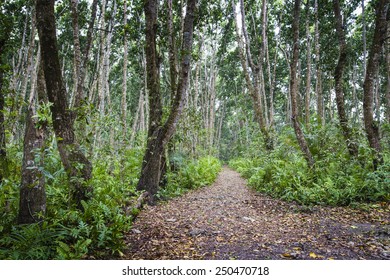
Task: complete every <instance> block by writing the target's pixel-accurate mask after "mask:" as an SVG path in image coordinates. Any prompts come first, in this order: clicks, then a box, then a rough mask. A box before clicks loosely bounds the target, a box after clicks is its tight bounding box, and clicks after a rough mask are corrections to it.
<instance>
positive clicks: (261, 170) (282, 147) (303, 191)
mask: <svg viewBox="0 0 390 280" xmlns="http://www.w3.org/2000/svg"><path fill="white" fill-rule="evenodd" d="M293 137H294V136H293V135H292V134H291V132H290V131H289V130H287V131H285V132H284V133H283V134H282V135H281V137H280V138H279V145H278V146H277V147H276V149H275V150H274V151H272V152H271V153H261V154H260V155H258V156H255V157H252V158H250V157H248V158H236V159H233V160H231V161H230V162H229V165H230V166H231V167H233V168H234V169H236V170H237V171H238V172H240V173H241V174H242V176H243V177H245V178H247V179H248V183H249V185H250V186H252V187H254V188H255V189H256V190H258V191H261V192H264V193H267V194H269V195H271V196H273V197H278V198H282V199H284V200H287V201H296V202H298V203H300V204H302V205H312V204H326V205H350V204H352V203H360V202H377V201H388V200H389V199H390V165H389V161H388V159H387V160H386V161H385V164H384V165H382V166H381V167H380V168H379V169H378V170H377V171H375V172H374V171H372V168H371V157H370V152H369V149H368V148H367V147H366V146H365V145H361V147H360V150H359V151H360V156H359V158H358V159H356V160H355V159H351V158H350V156H349V155H348V153H347V152H346V150H345V144H344V143H343V139H342V136H341V135H338V134H337V133H335V130H332V128H331V127H326V128H324V129H323V130H321V131H317V132H313V133H312V134H311V136H310V135H309V137H308V139H309V143H310V148H311V151H312V152H313V155H314V156H315V158H316V166H315V168H314V169H310V168H308V166H307V164H306V161H305V159H304V158H303V156H302V155H301V154H300V153H299V152H298V151H299V148H298V147H296V143H295V140H294V138H293ZM361 141H362V142H363V141H364V139H362V140H361ZM363 143H364V142H363Z"/></svg>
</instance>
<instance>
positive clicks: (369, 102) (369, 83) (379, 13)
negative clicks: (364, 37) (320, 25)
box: [363, 0, 389, 170]
mask: <svg viewBox="0 0 390 280" xmlns="http://www.w3.org/2000/svg"><path fill="white" fill-rule="evenodd" d="M388 7H389V2H388V0H379V1H378V4H377V7H376V19H375V30H374V37H373V39H372V45H371V49H370V52H369V54H368V61H367V69H366V77H365V79H364V85H363V91H364V96H363V115H364V126H365V129H366V135H367V139H368V142H369V144H370V147H371V148H372V149H373V150H374V152H375V154H374V159H373V165H374V169H375V170H376V169H377V168H378V166H379V165H380V164H382V163H383V157H382V154H381V152H382V151H381V144H380V139H379V126H378V124H377V123H376V122H375V121H374V116H373V115H374V108H373V107H374V106H373V98H374V83H375V72H376V69H377V68H378V67H379V65H378V64H379V58H380V53H381V50H382V46H383V43H384V41H385V37H386V25H387V22H386V16H387V10H388Z"/></svg>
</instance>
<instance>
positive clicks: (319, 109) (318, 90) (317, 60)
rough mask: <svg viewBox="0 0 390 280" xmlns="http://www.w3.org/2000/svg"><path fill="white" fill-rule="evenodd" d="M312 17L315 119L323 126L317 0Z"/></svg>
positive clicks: (316, 0)
mask: <svg viewBox="0 0 390 280" xmlns="http://www.w3.org/2000/svg"><path fill="white" fill-rule="evenodd" d="M314 17H315V25H314V31H315V40H314V44H315V46H314V49H315V63H316V97H317V118H318V123H319V124H321V125H324V124H325V115H324V98H323V96H322V86H321V76H322V74H321V65H320V32H319V27H318V25H319V21H318V0H315V1H314Z"/></svg>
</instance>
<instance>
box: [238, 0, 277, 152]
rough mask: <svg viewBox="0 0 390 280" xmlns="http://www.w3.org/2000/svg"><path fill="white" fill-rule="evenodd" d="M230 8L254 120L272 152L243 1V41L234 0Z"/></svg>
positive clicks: (266, 145)
mask: <svg viewBox="0 0 390 280" xmlns="http://www.w3.org/2000/svg"><path fill="white" fill-rule="evenodd" d="M232 7H233V13H234V15H235V27H236V38H237V43H238V52H239V56H240V60H241V66H242V69H243V72H244V77H245V81H246V84H247V87H248V91H249V94H250V96H251V97H252V102H253V108H254V111H255V118H256V121H257V123H258V124H259V127H260V131H261V132H262V135H263V138H264V143H265V147H266V149H267V150H272V149H273V141H272V139H271V137H270V135H269V132H268V129H267V126H266V121H265V118H264V109H263V100H262V91H261V84H260V83H261V82H262V81H261V79H260V72H262V69H260V68H259V65H260V64H261V63H260V62H259V65H255V64H254V62H253V59H252V54H251V50H250V40H249V37H248V33H247V30H246V23H245V11H244V4H243V1H242V0H240V10H241V27H242V33H243V36H244V40H243V38H242V37H241V35H240V31H239V25H240V23H239V19H238V15H237V13H236V8H235V2H234V0H232ZM244 49H245V52H244ZM247 62H248V63H247ZM248 64H249V67H250V69H251V71H252V76H253V79H251V77H250V74H249V68H248Z"/></svg>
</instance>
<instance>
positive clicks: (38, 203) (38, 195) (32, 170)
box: [18, 54, 47, 224]
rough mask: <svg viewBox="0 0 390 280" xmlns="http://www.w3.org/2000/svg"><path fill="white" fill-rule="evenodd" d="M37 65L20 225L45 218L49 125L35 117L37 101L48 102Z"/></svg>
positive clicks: (30, 115) (21, 186)
mask: <svg viewBox="0 0 390 280" xmlns="http://www.w3.org/2000/svg"><path fill="white" fill-rule="evenodd" d="M38 56H39V54H38ZM37 60H39V59H37ZM38 64H39V65H40V66H39V67H38V68H39V70H38V69H37V70H36V71H35V72H38V77H37V76H36V75H37V73H35V77H33V79H32V80H33V81H32V82H34V83H35V81H34V80H36V81H37V87H35V86H34V87H33V88H32V90H31V95H32V96H31V98H30V105H29V108H28V112H27V118H26V119H27V121H26V129H25V136H24V150H23V164H22V176H21V178H22V181H21V184H20V199H19V215H18V222H19V223H20V224H30V223H35V222H38V221H41V220H43V218H44V216H45V214H46V191H45V176H44V174H43V173H42V166H43V159H44V144H45V138H46V137H45V136H46V126H47V124H46V123H38V120H37V118H36V117H34V116H35V115H36V105H35V103H36V101H35V99H38V102H39V103H40V104H44V103H46V102H47V100H46V99H47V98H46V89H45V77H44V73H43V68H42V64H41V63H40V62H37V65H38ZM35 88H36V90H35Z"/></svg>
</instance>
